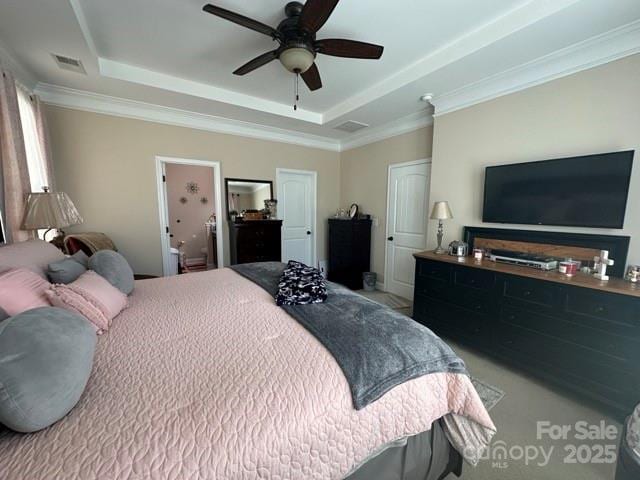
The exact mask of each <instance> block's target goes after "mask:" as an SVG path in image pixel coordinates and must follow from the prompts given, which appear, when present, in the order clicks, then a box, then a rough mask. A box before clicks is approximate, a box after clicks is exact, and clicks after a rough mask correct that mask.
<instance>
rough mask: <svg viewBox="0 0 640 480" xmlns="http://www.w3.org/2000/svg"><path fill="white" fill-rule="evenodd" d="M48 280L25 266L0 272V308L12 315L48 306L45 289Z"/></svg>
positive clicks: (47, 285) (48, 284)
mask: <svg viewBox="0 0 640 480" xmlns="http://www.w3.org/2000/svg"><path fill="white" fill-rule="evenodd" d="M50 286H51V284H50V283H49V282H47V281H46V280H44V279H43V278H42V277H40V276H39V275H38V274H37V273H34V272H32V271H31V270H27V269H26V268H12V269H11V270H7V271H6V272H4V273H2V274H0V308H2V309H3V310H4V311H5V312H7V315H9V316H10V317H13V316H14V315H17V314H19V313H22V312H24V311H26V310H31V309H32V308H37V307H50V306H51V304H50V303H49V301H48V300H47V296H46V291H47V289H48V288H49V287H50Z"/></svg>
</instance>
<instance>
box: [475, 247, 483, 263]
mask: <svg viewBox="0 0 640 480" xmlns="http://www.w3.org/2000/svg"><path fill="white" fill-rule="evenodd" d="M482 257H484V251H483V250H482V249H481V248H474V249H473V259H474V260H476V261H478V262H479V261H481V260H482Z"/></svg>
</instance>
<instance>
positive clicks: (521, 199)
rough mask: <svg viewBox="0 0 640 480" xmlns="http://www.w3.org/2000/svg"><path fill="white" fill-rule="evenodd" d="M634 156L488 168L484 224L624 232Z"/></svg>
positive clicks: (623, 154) (617, 154) (624, 154)
mask: <svg viewBox="0 0 640 480" xmlns="http://www.w3.org/2000/svg"><path fill="white" fill-rule="evenodd" d="M633 154H634V151H633V150H630V151H625V152H614V153H605V154H599V155H587V156H583V157H571V158H560V159H555V160H543V161H539V162H529V163H516V164H511V165H498V166H492V167H487V168H486V171H485V181H484V208H483V211H482V221H483V222H487V223H514V224H526V225H557V226H567V227H594V228H622V227H623V223H624V214H625V210H626V206H627V194H628V193H629V182H630V180H631V167H632V163H633Z"/></svg>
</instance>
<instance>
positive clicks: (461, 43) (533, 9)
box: [323, 0, 580, 122]
mask: <svg viewBox="0 0 640 480" xmlns="http://www.w3.org/2000/svg"><path fill="white" fill-rule="evenodd" d="M578 1H580V0H529V1H527V2H526V3H524V4H522V5H519V6H518V7H516V8H514V9H512V10H510V11H508V12H506V13H505V14H503V15H501V16H499V17H497V18H495V19H493V20H492V21H490V22H487V23H486V24H484V25H482V26H480V27H478V28H476V29H474V30H472V31H470V32H468V33H466V34H465V35H463V36H461V37H459V38H457V39H455V40H453V41H451V42H449V43H447V44H445V45H443V46H442V47H440V48H438V49H437V50H435V51H433V52H432V53H430V54H429V55H427V56H425V57H423V58H422V59H420V60H418V61H417V62H415V63H413V64H412V65H409V66H408V67H406V68H404V69H402V70H400V71H399V72H397V73H395V74H393V75H392V76H390V77H388V78H386V79H384V80H383V81H381V82H379V83H377V84H375V85H373V86H372V87H370V88H368V89H366V90H363V91H362V92H360V93H358V94H357V95H354V96H352V97H350V98H348V99H347V100H345V101H344V102H341V103H340V104H339V105H336V106H334V107H332V108H330V109H329V110H327V111H325V112H323V115H324V121H325V122H331V121H332V120H335V119H336V118H340V117H343V116H345V115H348V114H349V113H351V112H353V111H354V110H356V109H358V108H360V107H363V106H365V105H367V104H369V103H371V102H373V101H374V100H377V99H378V98H380V97H383V96H385V95H388V94H390V93H392V92H393V91H395V90H398V89H399V88H401V87H403V86H405V85H407V84H409V83H411V82H414V81H416V80H418V79H420V78H422V77H424V76H426V75H428V74H430V73H433V72H435V71H436V70H439V69H441V68H443V67H445V66H447V65H449V64H451V63H453V62H455V61H457V60H460V59H461V58H464V57H466V56H468V55H471V54H472V53H474V52H477V51H478V50H481V49H482V48H485V47H487V46H488V45H491V44H492V43H495V42H497V41H498V40H501V39H503V38H505V37H507V36H509V35H511V34H513V33H515V32H517V31H519V30H522V29H523V28H526V27H528V26H530V25H533V24H534V23H536V22H539V21H540V20H542V19H544V18H546V17H549V16H551V15H553V14H555V13H557V12H559V11H560V10H563V9H565V8H567V7H569V6H571V5H573V4H575V3H576V2H578Z"/></svg>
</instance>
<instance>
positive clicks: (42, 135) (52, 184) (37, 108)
mask: <svg viewBox="0 0 640 480" xmlns="http://www.w3.org/2000/svg"><path fill="white" fill-rule="evenodd" d="M33 109H34V114H35V117H36V130H37V133H38V144H39V146H40V157H41V158H42V162H43V163H44V171H45V178H46V180H47V185H48V186H49V189H50V190H51V191H52V192H55V191H56V180H55V177H54V175H53V160H52V156H51V142H50V141H49V127H48V125H47V117H46V116H45V114H44V111H43V109H42V101H40V97H38V96H37V95H33Z"/></svg>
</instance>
